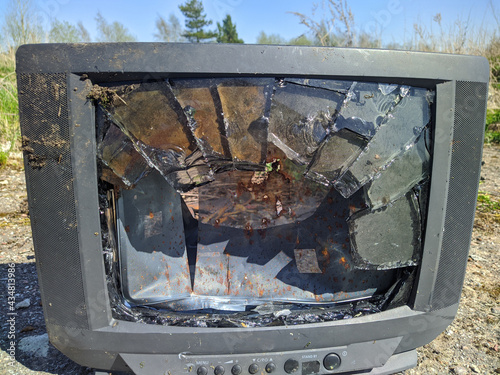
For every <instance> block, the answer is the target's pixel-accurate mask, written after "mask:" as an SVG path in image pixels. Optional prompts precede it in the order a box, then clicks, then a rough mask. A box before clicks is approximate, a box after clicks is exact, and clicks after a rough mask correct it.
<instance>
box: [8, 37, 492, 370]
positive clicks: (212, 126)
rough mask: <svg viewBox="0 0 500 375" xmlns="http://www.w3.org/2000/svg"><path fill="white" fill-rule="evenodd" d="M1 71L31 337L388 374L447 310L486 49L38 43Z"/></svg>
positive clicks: (185, 363)
mask: <svg viewBox="0 0 500 375" xmlns="http://www.w3.org/2000/svg"><path fill="white" fill-rule="evenodd" d="M17 74H18V82H19V83H18V85H19V100H20V118H21V126H22V135H23V137H22V140H23V150H24V156H25V170H26V178H27V186H28V198H29V208H30V215H31V223H32V229H33V239H34V246H35V254H36V263H37V270H38V275H39V281H40V289H41V294H42V300H43V309H44V314H45V320H46V324H47V331H48V333H49V337H50V340H51V342H52V343H53V344H54V345H55V346H56V347H57V348H58V349H59V350H60V351H62V352H63V353H64V354H66V355H67V356H68V357H70V358H71V359H73V360H75V361H76V362H78V363H80V364H82V365H86V366H89V367H93V368H96V369H97V372H96V373H99V371H100V370H99V369H101V370H103V371H104V370H106V371H116V372H117V373H118V372H124V373H132V374H188V373H193V374H197V375H207V374H215V375H223V374H224V373H228V374H229V373H231V374H233V375H238V374H267V373H276V374H292V373H296V374H302V375H309V374H334V373H357V374H358V373H359V374H365V373H366V374H391V373H394V372H397V371H401V370H404V369H407V368H410V367H413V366H415V365H416V361H417V358H416V351H415V349H416V348H417V347H419V346H421V345H424V344H426V343H428V342H430V341H431V340H432V339H433V338H435V337H436V336H437V335H438V334H439V333H440V332H442V331H443V330H444V329H445V328H446V326H448V325H449V324H450V323H451V321H452V320H453V318H454V316H455V314H456V311H457V308H458V302H459V298H460V293H461V288H462V283H463V279H464V274H465V266H466V261H467V254H468V250H469V243H470V237H471V231H472V223H473V219H474V209H475V203H476V196H477V188H478V182H479V170H480V163H481V153H482V143H483V137H484V119H485V111H486V99H487V87H488V77H489V69H488V63H487V62H486V60H485V59H483V58H480V57H472V56H457V55H446V54H431V53H418V52H407V51H386V50H369V49H342V48H322V47H321V48H320V47H294V46H259V45H214V44H204V45H194V44H168V43H117V44H82V45H79V44H74V45H72V44H54V45H51V44H47V45H27V46H22V47H21V48H20V49H19V51H18V53H17ZM106 373H107V372H106Z"/></svg>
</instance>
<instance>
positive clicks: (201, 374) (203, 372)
mask: <svg viewBox="0 0 500 375" xmlns="http://www.w3.org/2000/svg"><path fill="white" fill-rule="evenodd" d="M196 374H197V375H207V374H208V370H207V368H206V367H204V366H201V367H198V370H196Z"/></svg>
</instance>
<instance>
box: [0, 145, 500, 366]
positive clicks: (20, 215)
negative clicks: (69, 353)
mask: <svg viewBox="0 0 500 375" xmlns="http://www.w3.org/2000/svg"><path fill="white" fill-rule="evenodd" d="M483 161H484V165H483V170H482V173H481V176H482V181H481V185H480V191H482V192H485V193H487V194H489V195H490V196H491V197H497V198H499V197H500V173H499V171H500V168H499V167H498V166H499V165H500V147H498V146H487V147H485V150H484V156H483ZM16 163H17V166H16ZM499 222H500V218H499V212H498V211H497V212H496V213H495V212H493V213H481V214H478V215H476V224H475V227H474V232H473V236H472V242H471V250H470V256H469V262H468V265H467V274H466V279H465V285H464V289H463V293H462V300H461V302H460V309H459V311H458V315H457V317H456V319H455V321H454V322H453V324H452V325H451V326H450V327H448V328H447V329H446V331H445V332H443V333H442V334H441V335H440V336H439V337H438V338H437V339H436V340H434V341H433V342H431V343H430V344H428V345H426V346H424V347H423V348H420V349H418V355H419V359H418V367H416V368H414V369H411V370H408V371H406V372H405V374H407V375H416V374H475V373H477V374H499V373H500V352H499V346H500V345H499V344H500V324H499V320H500V262H498V254H499V253H498V250H499V246H500V224H499ZM34 262H35V260H34V252H33V242H32V239H31V228H30V221H29V215H28V212H27V201H26V190H25V179H24V172H23V171H22V168H21V161H20V160H17V162H16V160H14V162H13V163H12V164H11V165H10V166H9V167H7V168H4V169H0V311H1V312H2V315H1V316H2V317H3V321H2V322H1V325H0V374H16V375H25V374H26V375H28V374H29V375H33V374H59V375H62V374H65V375H66V374H67V375H75V374H90V373H92V372H91V370H90V369H88V368H84V367H81V366H79V365H77V364H76V363H74V362H72V361H70V360H69V359H67V358H66V357H65V356H63V355H62V354H60V353H59V352H58V351H57V350H56V349H55V348H53V347H52V346H51V345H50V344H48V342H47V336H46V331H45V325H44V320H43V313H42V307H41V299H40V293H39V289H38V282H37V277H36V268H35V263H34ZM12 263H14V265H15V281H16V283H15V301H16V304H17V303H19V302H21V301H25V300H26V299H29V304H28V302H27V301H25V302H24V303H25V305H27V306H26V307H20V306H18V308H15V309H14V312H15V313H17V315H15V318H16V319H15V324H14V325H11V322H10V321H9V319H10V318H11V317H12V316H11V315H8V313H9V311H10V310H9V305H8V296H9V295H8V285H10V284H9V282H8V279H9V275H8V273H9V272H10V271H9V267H10V266H9V264H12ZM11 326H12V327H13V331H11V330H10V329H11ZM9 334H13V335H15V338H14V339H13V340H14V341H15V342H16V348H15V351H16V360H15V361H11V358H10V357H9V353H8V352H9V350H10V347H9V345H10V341H11V340H9V338H8V336H9Z"/></svg>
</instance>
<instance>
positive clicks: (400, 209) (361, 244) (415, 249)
mask: <svg viewBox="0 0 500 375" xmlns="http://www.w3.org/2000/svg"><path fill="white" fill-rule="evenodd" d="M349 231H350V238H351V251H352V255H353V258H354V260H355V262H356V267H357V268H361V269H391V268H400V267H405V266H415V265H417V264H418V262H419V261H420V248H421V230H420V211H419V207H418V202H417V199H416V197H415V194H414V193H413V192H410V193H407V194H406V195H405V196H404V197H401V198H400V199H398V200H396V201H394V202H393V203H391V204H390V205H388V206H386V207H384V208H382V209H379V210H376V211H370V210H365V211H361V212H358V213H357V214H355V215H353V216H352V217H351V218H350V219H349Z"/></svg>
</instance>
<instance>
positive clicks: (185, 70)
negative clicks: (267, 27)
mask: <svg viewBox="0 0 500 375" xmlns="http://www.w3.org/2000/svg"><path fill="white" fill-rule="evenodd" d="M16 69H17V74H18V76H19V75H23V74H24V75H44V74H48V75H51V74H63V75H65V77H66V84H67V86H66V87H67V101H68V102H67V105H68V113H69V116H68V128H69V135H70V140H71V142H70V143H71V145H70V149H71V165H72V173H73V179H72V190H73V191H72V193H73V194H74V197H75V205H76V224H77V228H78V244H79V249H78V254H79V256H80V264H81V270H82V275H83V280H82V281H83V290H84V298H85V306H86V309H85V314H86V320H87V323H88V327H85V328H81V327H79V326H78V324H76V325H75V327H68V325H67V324H66V325H60V324H58V323H57V321H56V320H55V319H53V318H51V316H53V314H52V313H51V310H50V306H49V304H45V303H44V313H45V317H46V324H47V330H48V332H49V337H50V339H51V342H52V343H53V344H54V345H55V346H56V347H57V348H58V349H59V350H61V351H62V352H63V353H65V354H66V355H68V356H69V357H70V358H72V359H74V360H75V361H76V362H78V363H81V364H85V365H87V366H92V367H97V368H103V369H115V370H126V369H127V368H129V369H132V370H133V371H135V372H136V373H147V372H146V370H145V369H144V368H143V367H141V366H139V365H134V364H136V362H137V363H140V362H141V361H140V360H139V358H144V360H142V362H145V363H147V366H146V367H147V368H149V369H151V368H157V367H160V366H163V367H162V368H167V367H168V366H171V367H169V368H171V369H173V372H172V373H176V372H175V371H181V370H180V369H182V372H184V369H185V368H187V367H186V366H187V365H188V364H190V362H193V361H194V362H196V360H199V361H202V362H203V361H209V362H210V361H216V360H217V358H219V359H224V360H225V359H227V360H228V361H230V360H233V359H234V358H240V360H241V361H242V362H244V361H246V360H249V361H250V360H251V358H252V357H255V356H256V355H257V354H258V353H260V354H259V355H261V358H264V357H263V356H264V355H267V353H272V354H273V356H274V357H275V358H276V359H275V362H277V363H278V365H279V366H282V364H283V361H284V360H285V359H286V358H288V357H290V356H292V357H293V356H295V355H296V356H299V357H300V356H302V355H304V353H307V355H316V356H317V358H320V357H323V356H325V355H326V354H328V353H331V352H339V353H341V352H344V351H346V352H347V351H349V354H348V356H346V358H344V359H345V361H344V363H346V361H347V360H350V361H356V360H357V356H363V357H364V362H363V364H362V365H361V364H360V362H358V364H356V365H353V366H351V367H345V366H344V367H341V368H339V370H335V371H328V372H327V373H336V372H344V371H353V370H359V369H368V368H371V367H379V366H384V367H382V368H381V371H385V372H380V373H388V372H387V371H392V370H395V369H397V370H400V369H403V368H406V367H408V366H412V365H414V364H415V363H416V362H415V361H416V357H415V353H414V349H415V348H416V347H418V346H421V345H424V344H426V343H428V342H430V341H431V340H432V339H434V338H435V337H436V336H437V335H438V334H439V333H440V332H442V331H443V330H444V329H445V328H446V326H448V325H449V324H450V323H451V321H452V320H453V317H454V316H455V314H456V311H457V309H458V300H457V301H456V302H454V303H450V301H443V302H442V305H441V306H440V299H439V298H436V296H435V293H434V291H435V286H436V282H437V278H438V273H439V266H440V262H441V263H442V262H443V260H446V259H447V258H445V257H444V256H443V254H442V249H443V231H444V230H445V229H446V228H447V224H446V219H447V218H448V219H449V218H450V217H455V216H457V217H459V218H460V220H461V221H463V222H464V223H463V225H462V226H461V227H460V228H465V229H466V232H467V231H468V232H467V233H465V238H466V237H467V236H468V238H469V241H470V236H471V232H472V224H473V217H474V207H475V196H477V187H478V183H479V174H478V173H472V174H470V175H467V174H465V173H459V174H454V173H453V174H451V173H450V169H451V168H452V164H453V160H452V159H453V157H454V156H453V151H454V149H453V147H454V144H455V141H456V139H457V138H459V137H460V134H457V133H455V134H454V131H455V132H457V131H458V130H459V129H462V128H463V127H457V111H458V110H459V108H457V107H456V106H459V105H460V103H461V101H462V99H463V100H464V101H466V100H467V99H468V98H469V99H471V100H472V101H476V111H478V112H480V114H479V119H478V120H477V121H475V122H474V126H475V127H478V126H479V125H477V124H476V123H479V122H480V119H481V118H482V119H483V124H484V116H485V100H486V99H485V98H484V95H483V94H478V95H476V96H474V93H471V94H469V93H467V94H466V95H465V94H462V92H461V91H460V90H461V89H460V87H461V86H460V84H461V83H462V82H466V83H468V82H469V83H473V84H478V85H487V82H488V79H489V67H488V63H487V60H486V59H484V58H481V57H475V56H456V55H447V54H437V53H432V54H431V53H420V52H408V51H394V50H369V49H343V48H324V47H296V46H262V45H244V46H242V45H221V44H198V45H194V44H167V43H117V44H113V43H109V44H44V45H26V46H21V47H20V48H19V50H18V52H17V68H16ZM234 76H246V77H259V76H272V77H281V76H283V77H285V76H286V77H304V76H307V77H314V78H329V79H341V80H357V81H370V82H381V83H397V84H404V85H412V86H417V87H425V88H429V89H433V90H435V92H436V99H435V105H434V113H433V118H434V119H435V137H434V143H433V144H434V148H433V165H432V181H431V193H430V202H429V212H428V216H427V228H426V231H425V240H424V253H423V257H422V264H421V266H420V275H419V280H418V285H417V289H416V294H415V299H414V304H413V306H412V307H411V308H410V307H408V306H404V307H400V308H395V309H392V310H389V311H385V312H382V313H378V314H374V315H368V316H365V317H360V318H356V319H352V320H349V321H334V322H328V323H314V324H307V325H302V326H294V327H286V326H285V327H263V328H252V329H249V328H187V327H172V326H157V325H145V324H141V323H132V322H124V321H116V320H114V319H113V318H112V314H111V308H110V303H109V297H108V292H107V287H106V280H105V272H104V264H103V261H102V247H101V238H100V235H99V234H100V232H101V229H100V222H99V212H98V210H97V209H96V205H95V203H96V202H98V192H97V166H96V162H95V161H96V151H95V143H94V142H95V139H96V136H95V123H94V121H95V107H94V105H93V104H92V102H91V101H89V100H88V98H87V93H88V92H89V89H90V86H89V83H90V82H91V83H92V84H98V83H106V82H121V81H143V80H154V79H165V78H174V77H234ZM82 78H85V79H82ZM458 83H460V84H458ZM474 87H476V86H474ZM478 87H479V86H478ZM481 87H482V86H481ZM25 89H26V88H25V87H23V86H22V85H21V84H20V85H19V93H20V98H22V95H23V92H24V90H25ZM462 97H463V98H462ZM23 108H24V107H23V105H22V100H21V107H20V110H21V124H22V127H23V128H25V127H29V126H30V124H29V121H28V120H29V119H28V118H26V117H23ZM457 129H458V130H457ZM483 130H484V126H483V129H481V131H476V132H475V133H474V134H473V135H474V136H473V137H468V138H467V137H466V138H467V139H468V141H467V142H468V143H467V145H466V148H467V149H470V150H473V151H474V152H473V154H474V155H475V157H473V158H470V160H468V161H466V162H464V163H465V164H466V165H465V166H463V167H462V166H460V168H461V169H460V168H459V169H457V171H458V172H460V171H462V170H463V171H464V172H465V171H468V170H472V171H477V170H479V168H480V158H481V150H482V143H483V136H484V135H481V136H477V135H480V134H483V133H484V131H483ZM23 132H24V130H23ZM469 138H470V139H469ZM461 152H466V151H461ZM478 157H479V160H478ZM25 167H26V171H27V172H26V173H27V184H28V197H29V205H30V210H33V212H36V210H37V205H36V202H35V201H34V200H33V199H32V197H33V195H34V194H32V191H33V190H34V189H36V188H37V187H36V186H33V185H31V184H30V172H29V171H30V168H31V167H30V165H29V163H28V161H27V159H26V161H25ZM89 176H93V177H91V178H89ZM450 179H455V182H454V183H456V182H457V180H456V179H459V180H460V182H461V183H462V184H464V185H467V186H470V189H468V190H470V191H471V195H470V196H472V194H473V193H474V191H475V195H474V198H473V199H474V201H473V202H467V203H468V204H467V205H466V206H465V207H464V206H463V205H461V204H460V202H459V201H458V200H457V199H458V197H457V196H456V194H455V195H453V194H450ZM450 197H451V198H450ZM466 199H468V200H469V201H470V200H471V198H470V197H468V198H466ZM459 209H461V210H465V211H466V212H465V213H464V212H461V213H460V214H456V212H457V210H459ZM37 225H42V224H40V223H37V222H34V221H32V226H33V228H35V226H37ZM34 232H35V231H34ZM96 234H97V235H96ZM62 241H64V238H63V239H62ZM445 241H449V239H448V240H446V239H445ZM34 242H35V251H36V253H40V252H42V251H50V250H49V249H43V248H40V247H37V242H40V241H37V238H36V237H35V238H34ZM68 246H71V244H68ZM457 251H458V252H460V254H462V255H461V256H462V257H463V254H464V252H467V251H468V244H467V246H466V248H465V247H464V245H463V244H461V246H460V247H459V248H457ZM446 256H449V255H446ZM465 259H466V256H465ZM37 262H38V261H37ZM37 266H38V269H39V277H40V278H41V279H42V278H43V277H44V276H43V274H40V267H39V264H38V263H37ZM461 266H463V267H462V269H460V270H456V272H457V274H458V279H459V281H460V282H463V274H464V272H465V266H466V264H465V263H464V264H463V265H461ZM460 279H461V280H460ZM453 280H455V281H456V277H455V278H454V279H453ZM455 281H454V282H453V284H456V283H455ZM61 282H62V283H66V284H67V285H65V286H64V287H65V288H72V285H71V282H68V281H67V280H64V281H63V280H61ZM460 285H461V283H460ZM450 288H455V289H456V288H457V286H456V285H451V286H450ZM460 289H461V288H460V286H459V291H460ZM41 292H42V299H44V300H45V298H44V294H45V293H46V292H45V291H44V290H43V288H42V290H41ZM455 294H456V290H455ZM451 301H452V302H453V299H452V300H451ZM75 313H76V312H75ZM51 314H52V315H51ZM174 335H175V336H174ZM172 337H174V338H172ZM276 337H282V338H283V339H278V340H277V339H276ZM374 341H376V342H378V344H377V345H370V343H372V342H374ZM214 343H218V344H217V345H214ZM257 343H258V345H256V344H257ZM356 345H357V346H356ZM348 348H350V349H348ZM184 352H186V353H191V354H186V355H184V357H182V356H181V355H179V353H184ZM256 353H257V354H256ZM351 353H352V354H351ZM207 358H208V359H207ZM278 358H279V360H278ZM194 362H193V363H194ZM166 363H169V365H168V366H167V365H166ZM214 363H215V362H214ZM384 364H385V365H384ZM165 366H167V367H165ZM322 370H323V371H324V368H323V367H322Z"/></svg>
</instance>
